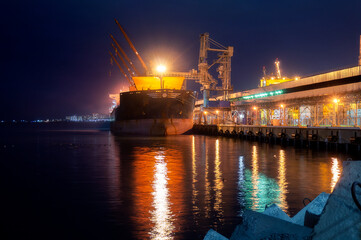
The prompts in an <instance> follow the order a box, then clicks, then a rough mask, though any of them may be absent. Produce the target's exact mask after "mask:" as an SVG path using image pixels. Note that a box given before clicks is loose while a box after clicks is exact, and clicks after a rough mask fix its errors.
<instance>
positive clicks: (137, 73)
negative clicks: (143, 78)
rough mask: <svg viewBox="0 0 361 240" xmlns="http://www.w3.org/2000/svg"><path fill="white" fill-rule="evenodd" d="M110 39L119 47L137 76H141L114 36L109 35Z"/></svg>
mask: <svg viewBox="0 0 361 240" xmlns="http://www.w3.org/2000/svg"><path fill="white" fill-rule="evenodd" d="M109 36H110V38H111V39H112V40H113V42H114V43H115V45H116V46H117V47H118V49H119V50H120V52H121V53H122V54H123V56H124V58H125V59H126V60H127V62H128V63H129V65H130V66H131V67H132V68H133V70H134V72H135V74H136V75H139V72H138V70H137V69H136V68H135V66H134V64H133V62H132V61H131V60H130V59H129V57H128V55H127V54H126V53H125V52H124V50H123V48H121V47H120V45H119V43H118V41H117V40H115V38H114V37H113V35H111V34H109Z"/></svg>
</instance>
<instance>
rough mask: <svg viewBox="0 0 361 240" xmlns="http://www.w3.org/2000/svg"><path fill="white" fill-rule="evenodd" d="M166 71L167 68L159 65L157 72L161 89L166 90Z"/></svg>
mask: <svg viewBox="0 0 361 240" xmlns="http://www.w3.org/2000/svg"><path fill="white" fill-rule="evenodd" d="M166 70H167V68H166V67H165V66H164V65H159V66H158V67H157V72H158V73H159V79H160V89H163V88H164V82H163V74H164V73H165V71H166Z"/></svg>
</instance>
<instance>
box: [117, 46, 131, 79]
mask: <svg viewBox="0 0 361 240" xmlns="http://www.w3.org/2000/svg"><path fill="white" fill-rule="evenodd" d="M112 47H113V49H114V51H115V55H116V56H118V57H119V58H120V60H121V61H122V63H123V65H124V67H125V68H126V69H127V70H128V73H129V74H130V76H132V75H133V73H132V71H131V70H130V68H129V67H128V65H127V63H126V62H125V60H124V58H123V57H122V56H121V55H120V54H119V51H118V49H117V47H116V46H114V44H113V43H112Z"/></svg>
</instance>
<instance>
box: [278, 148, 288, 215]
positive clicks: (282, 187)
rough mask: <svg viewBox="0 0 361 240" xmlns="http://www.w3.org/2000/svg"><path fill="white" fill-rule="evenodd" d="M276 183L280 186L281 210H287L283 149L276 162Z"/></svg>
mask: <svg viewBox="0 0 361 240" xmlns="http://www.w3.org/2000/svg"><path fill="white" fill-rule="evenodd" d="M278 185H279V187H280V197H279V198H280V207H281V209H282V210H283V211H287V210H288V204H287V200H286V194H287V192H288V191H287V180H286V157H285V151H284V150H280V159H279V164H278Z"/></svg>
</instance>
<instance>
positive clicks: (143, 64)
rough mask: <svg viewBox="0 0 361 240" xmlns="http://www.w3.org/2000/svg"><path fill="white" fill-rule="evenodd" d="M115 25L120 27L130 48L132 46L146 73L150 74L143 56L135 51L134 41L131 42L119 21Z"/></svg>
mask: <svg viewBox="0 0 361 240" xmlns="http://www.w3.org/2000/svg"><path fill="white" fill-rule="evenodd" d="M115 23H116V24H117V25H118V27H119V29H120V31H121V32H122V33H123V35H124V37H125V39H126V40H127V42H128V43H129V46H130V47H131V48H132V50H133V51H134V53H135V55H137V57H138V59H139V61H140V63H141V64H142V66H143V68H144V70H145V71H146V72H148V67H147V65H145V63H144V61H143V59H142V58H141V56H140V55H139V53H138V51H137V50H136V49H135V47H134V45H133V43H132V41H130V39H129V37H128V35H127V34H126V33H125V31H124V29H123V28H122V26H121V25H120V24H119V22H118V21H117V19H115Z"/></svg>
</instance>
